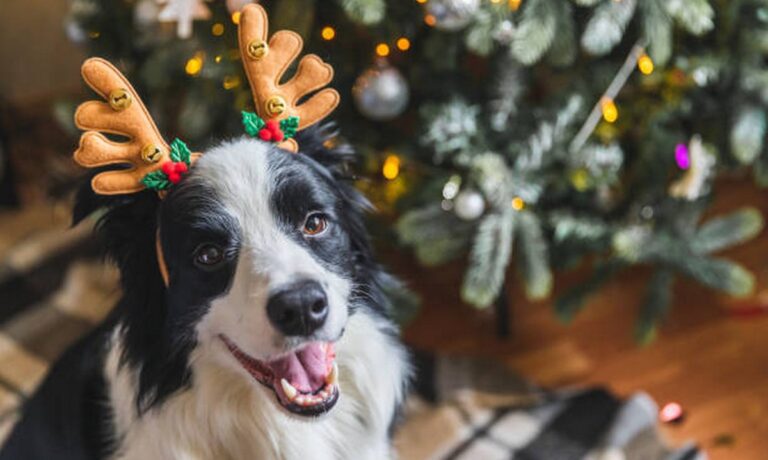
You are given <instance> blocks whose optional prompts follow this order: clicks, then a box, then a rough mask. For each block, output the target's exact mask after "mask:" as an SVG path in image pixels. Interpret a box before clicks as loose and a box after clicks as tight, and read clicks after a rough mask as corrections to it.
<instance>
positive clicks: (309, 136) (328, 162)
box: [296, 122, 356, 179]
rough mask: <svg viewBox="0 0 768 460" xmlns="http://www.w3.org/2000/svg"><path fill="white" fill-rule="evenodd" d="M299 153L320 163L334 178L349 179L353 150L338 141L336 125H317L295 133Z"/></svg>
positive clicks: (353, 158) (330, 123) (354, 159)
mask: <svg viewBox="0 0 768 460" xmlns="http://www.w3.org/2000/svg"><path fill="white" fill-rule="evenodd" d="M296 142H298V144H299V149H300V151H301V153H303V154H304V155H307V156H308V157H310V158H312V159H313V160H315V161H316V162H318V163H320V164H321V165H322V166H324V167H325V168H326V169H328V170H329V171H330V172H331V174H333V175H334V176H335V177H336V178H347V179H348V178H350V176H351V173H350V166H351V165H352V164H354V163H355V161H356V155H355V150H354V149H353V148H352V146H351V145H349V144H347V143H344V142H340V141H339V129H338V126H337V125H336V123H334V122H326V123H319V124H316V125H313V126H310V127H309V128H307V129H305V130H303V131H299V132H298V133H296Z"/></svg>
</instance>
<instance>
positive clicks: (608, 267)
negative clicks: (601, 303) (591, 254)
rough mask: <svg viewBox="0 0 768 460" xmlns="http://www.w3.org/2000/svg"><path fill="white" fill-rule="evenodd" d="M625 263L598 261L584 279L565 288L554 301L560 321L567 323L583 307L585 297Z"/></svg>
mask: <svg viewBox="0 0 768 460" xmlns="http://www.w3.org/2000/svg"><path fill="white" fill-rule="evenodd" d="M625 266H626V265H625V263H624V262H623V261H621V260H618V259H610V260H608V261H605V262H600V263H598V264H597V265H596V266H595V268H594V270H593V271H592V274H591V275H590V276H589V278H587V279H586V280H584V281H582V282H580V283H578V284H576V285H575V286H574V287H572V288H571V289H569V290H567V291H566V292H565V293H564V294H563V295H562V296H560V298H559V299H557V301H556V302H555V313H556V314H557V317H558V319H559V320H560V321H562V322H564V323H569V322H571V320H573V318H574V316H576V314H577V313H578V312H579V311H581V309H582V308H584V304H585V302H586V301H587V299H588V298H589V297H590V296H591V295H593V294H594V293H595V292H597V291H598V290H599V289H600V288H601V287H603V285H604V284H605V283H607V282H608V281H609V280H610V279H611V278H613V277H614V276H615V275H616V274H617V273H618V272H619V271H620V270H621V269H622V268H624V267H625Z"/></svg>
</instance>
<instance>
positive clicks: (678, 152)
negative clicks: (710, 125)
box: [675, 143, 691, 169]
mask: <svg viewBox="0 0 768 460" xmlns="http://www.w3.org/2000/svg"><path fill="white" fill-rule="evenodd" d="M675 162H677V167H678V168H680V169H688V168H690V167H691V155H690V154H689V152H688V146H687V145H685V144H682V143H681V144H677V146H676V147H675Z"/></svg>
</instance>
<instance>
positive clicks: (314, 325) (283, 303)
mask: <svg viewBox="0 0 768 460" xmlns="http://www.w3.org/2000/svg"><path fill="white" fill-rule="evenodd" d="M267 316H268V317H269V320H270V321H271V322H272V324H273V325H274V326H275V327H276V328H277V329H278V330H279V331H280V332H282V333H283V334H285V335H293V336H297V335H298V336H308V335H310V334H312V333H313V332H315V331H316V330H318V329H320V328H321V327H322V326H323V324H325V320H326V318H328V298H327V297H326V295H325V291H324V290H323V288H322V287H321V286H320V283H318V282H317V281H309V280H307V281H299V282H297V283H294V284H292V285H290V286H288V287H286V288H284V289H281V290H280V291H279V292H277V293H275V294H272V295H271V296H270V298H269V301H268V302H267Z"/></svg>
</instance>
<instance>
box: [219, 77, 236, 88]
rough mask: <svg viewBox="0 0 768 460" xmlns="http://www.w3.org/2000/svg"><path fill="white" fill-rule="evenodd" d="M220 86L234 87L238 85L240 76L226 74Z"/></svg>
mask: <svg viewBox="0 0 768 460" xmlns="http://www.w3.org/2000/svg"><path fill="white" fill-rule="evenodd" d="M222 86H223V87H224V89H226V90H230V89H234V88H237V87H238V86H240V77H238V76H237V75H227V76H226V77H224V82H223V83H222Z"/></svg>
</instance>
